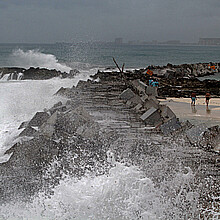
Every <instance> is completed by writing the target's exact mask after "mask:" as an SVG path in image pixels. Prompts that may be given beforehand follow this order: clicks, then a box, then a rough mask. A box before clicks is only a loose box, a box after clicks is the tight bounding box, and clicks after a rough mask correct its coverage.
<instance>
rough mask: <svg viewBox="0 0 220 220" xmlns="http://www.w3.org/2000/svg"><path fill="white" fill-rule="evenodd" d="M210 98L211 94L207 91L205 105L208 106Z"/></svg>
mask: <svg viewBox="0 0 220 220" xmlns="http://www.w3.org/2000/svg"><path fill="white" fill-rule="evenodd" d="M210 98H211V95H210V93H209V92H207V93H206V94H205V103H206V106H207V107H208V106H209V100H210Z"/></svg>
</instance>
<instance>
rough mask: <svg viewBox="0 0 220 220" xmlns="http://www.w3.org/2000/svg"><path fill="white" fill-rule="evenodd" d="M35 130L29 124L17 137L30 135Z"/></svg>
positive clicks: (32, 134)
mask: <svg viewBox="0 0 220 220" xmlns="http://www.w3.org/2000/svg"><path fill="white" fill-rule="evenodd" d="M36 132H37V130H36V129H34V128H32V127H31V126H28V127H26V128H25V129H24V130H23V131H22V132H21V133H20V134H19V137H23V136H27V137H31V136H34V134H35V133H36Z"/></svg>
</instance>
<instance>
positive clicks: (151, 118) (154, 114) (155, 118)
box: [140, 107, 162, 126]
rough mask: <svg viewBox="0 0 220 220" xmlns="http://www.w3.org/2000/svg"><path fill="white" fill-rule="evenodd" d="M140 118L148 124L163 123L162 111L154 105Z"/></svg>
mask: <svg viewBox="0 0 220 220" xmlns="http://www.w3.org/2000/svg"><path fill="white" fill-rule="evenodd" d="M140 118H141V120H143V121H144V122H145V124H148V125H153V126H156V125H158V124H160V123H162V118H161V116H160V113H159V112H158V111H157V109H156V108H154V107H151V108H150V109H149V110H147V111H146V112H145V113H144V114H143V115H142V116H141V117H140Z"/></svg>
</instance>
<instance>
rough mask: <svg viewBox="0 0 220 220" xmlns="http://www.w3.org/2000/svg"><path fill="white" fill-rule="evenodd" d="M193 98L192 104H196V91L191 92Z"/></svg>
mask: <svg viewBox="0 0 220 220" xmlns="http://www.w3.org/2000/svg"><path fill="white" fill-rule="evenodd" d="M191 99H192V102H191V105H195V104H196V93H195V92H193V93H192V94H191Z"/></svg>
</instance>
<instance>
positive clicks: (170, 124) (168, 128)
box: [160, 117, 181, 134]
mask: <svg viewBox="0 0 220 220" xmlns="http://www.w3.org/2000/svg"><path fill="white" fill-rule="evenodd" d="M180 128H181V123H180V122H179V121H178V120H177V118H176V117H173V118H171V119H170V120H168V121H167V122H166V123H164V124H162V125H161V126H160V130H161V132H162V133H163V134H170V133H172V132H174V131H177V130H179V129H180Z"/></svg>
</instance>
